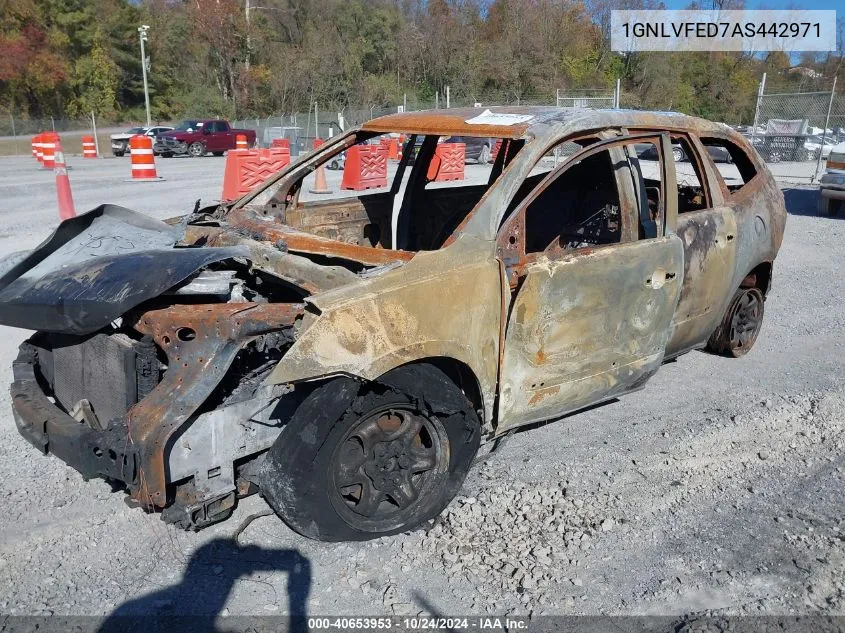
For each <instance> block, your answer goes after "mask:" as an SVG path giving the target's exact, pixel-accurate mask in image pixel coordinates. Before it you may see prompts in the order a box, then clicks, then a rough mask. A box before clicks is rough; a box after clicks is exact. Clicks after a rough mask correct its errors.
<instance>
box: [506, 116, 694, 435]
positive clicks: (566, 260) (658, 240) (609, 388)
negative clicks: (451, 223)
mask: <svg viewBox="0 0 845 633" xmlns="http://www.w3.org/2000/svg"><path fill="white" fill-rule="evenodd" d="M565 140H566V139H562V140H561V141H559V142H564V141H565ZM642 141H648V142H653V143H654V144H655V145H656V146H658V150H659V152H660V170H661V179H662V183H663V199H662V200H661V207H662V209H661V217H660V222H659V227H660V228H659V229H658V231H657V236H656V237H654V238H645V239H640V237H639V234H638V231H636V232H634V233H633V235H632V233H631V231H633V226H632V225H633V224H634V223H635V222H636V223H637V224H639V219H640V218H639V214H640V213H641V205H642V204H643V201H642V199H641V198H639V196H637V195H636V193H635V188H634V186H633V185H634V178H637V177H642V172H641V171H640V169H639V167H637V172H636V173H634V172H633V171H632V172H631V173H630V174H627V173H625V174H624V177H625V178H626V179H628V180H629V182H630V183H631V184H630V185H628V186H626V185H625V183H624V182H622V180H620V174H621V173H622V172H621V171H620V169H618V168H615V169H614V173H615V177H616V180H617V189H618V190H619V197H620V213H627V214H628V221H627V222H623V226H622V235H621V238H620V239H621V241H620V243H614V244H608V245H599V246H596V247H594V248H584V249H575V250H573V251H572V252H564V253H562V254H559V255H556V256H555V257H554V258H553V259H552V258H550V257H549V256H547V255H546V254H532V253H529V254H526V253H525V211H526V209H527V208H528V207H529V206H530V204H531V203H532V202H533V201H534V200H535V199H536V198H537V197H538V196H539V195H540V194H541V193H543V191H545V189H546V188H547V187H548V186H549V185H550V184H551V183H552V182H553V181H554V180H556V179H557V178H559V177H561V176H562V175H563V174H564V172H565V171H566V170H568V169H569V168H570V167H571V166H572V165H574V164H575V163H576V162H579V161H581V160H583V159H584V158H587V157H589V156H592V155H594V154H597V153H599V152H602V151H605V150H607V149H613V148H617V147H618V148H619V149H622V148H624V147H625V146H629V145H633V144H634V143H636V142H642ZM556 144H558V143H556ZM623 152H624V150H623ZM616 154H617V155H622V152H617V153H616ZM668 155H671V140H670V138H669V134H668V133H666V132H663V133H659V132H649V133H644V134H623V135H621V136H619V135H618V136H614V137H612V138H608V139H606V140H601V141H598V142H596V143H593V144H591V145H588V146H587V147H584V148H583V149H581V150H580V151H578V152H576V153H575V154H573V155H572V156H571V157H569V159H568V160H566V161H565V162H564V163H562V164H561V165H559V166H557V167H556V168H554V169H552V170H551V171H550V172H549V173H548V174H547V175H546V176H545V178H543V180H542V181H541V182H540V183H539V184H538V185H537V186H536V187H535V188H534V189H533V190H532V191H531V192H530V193H529V194H528V195H527V196H526V197H525V198H524V199H523V200H522V201H521V202H520V203H519V205H518V206H517V207H516V208H515V209H514V211H513V213H512V214H510V216H509V217H508V218H507V219H506V220H505V221H504V222H503V224H502V226H501V227H500V229H499V233H498V235H497V250H498V256H499V258H500V261H501V262H502V267H503V269H504V274H505V277H506V279H507V281H508V283H509V285H510V290H511V296H510V297H507V298H506V299H505V303H506V305H508V306H509V308H508V311H507V318H506V319H503V323H502V332H501V339H500V352H499V397H498V402H497V418H498V424H497V433H501V432H503V431H506V430H508V429H510V428H513V427H516V426H520V425H524V424H530V423H533V422H538V421H543V420H548V419H554V418H556V417H560V416H562V415H565V414H566V413H570V412H572V411H575V410H578V409H582V408H584V407H587V406H590V405H594V404H597V403H599V402H602V401H606V400H608V399H612V398H615V397H616V396H618V395H622V394H623V393H627V392H630V391H635V390H637V389H640V388H642V387H643V386H644V385H645V382H646V381H647V380H648V378H649V377H650V376H651V375H653V374H654V372H656V371H657V368H658V367H659V366H660V364H661V363H662V361H663V357H664V353H665V344H666V342H668V339H669V335H670V333H671V318H672V315H674V312H675V308H676V306H677V298H678V294H679V292H678V288H679V286H680V284H681V281H682V279H681V276H682V272H683V261H682V258H683V247H682V245H681V242H680V239H679V238H678V237H677V235H675V233H674V228H675V223H676V221H677V195H676V194H677V188H676V183H675V171H674V163H673V162H670V161H667V160H666V159H665V157H666V156H668ZM624 157H625V158H626V159H627V160H628V164H629V165H631V166H633V165H634V164H635V163H634V162H635V161H637V159H636V154H635V153H634V155H633V157H632V156H631V154H630V153H629V152H624ZM641 184H642V183H640V185H641ZM638 186H639V185H638ZM673 192H674V194H675V195H672V194H673ZM620 217H621V216H620ZM626 225H627V227H628V228H627V231H628V232H627V233H626ZM649 249H652V250H653V252H654V253H657V252H658V250H660V251H661V253H660V254H659V255H658V254H655V257H656V258H657V259H658V260H659V261H657V262H656V263H657V265H655V266H651V263H650V262H649V261H648V259H649V257H648V253H649ZM663 251H665V254H664V253H663ZM625 255H627V256H628V257H627V258H626V257H625ZM638 256H639V257H640V259H639V260H638V261H642V262H645V264H642V265H640V264H638V265H637V266H632V267H631V268H632V270H631V271H628V270H626V269H625V266H626V265H627V263H628V262H627V259H630V258H631V257H633V258H634V259H637V257H638ZM608 258H609V259H610V260H614V259H616V260H621V262H616V263H623V266H617V267H615V268H613V267H607V266H606V263H604V262H605V260H607V259H608ZM664 259H665V261H663V260H664ZM591 269H592V272H593V274H592V277H593V279H592V280H593V281H596V280H600V279H601V274H604V273H605V272H609V273H610V274H611V276H615V278H616V279H620V280H621V279H623V278H625V275H630V276H631V279H634V277H635V276H636V275H642V276H643V277H646V278H644V279H643V280H642V284H643V296H644V302H643V303H642V305H641V306H639V307H637V309H638V310H640V312H638V314H641V313H642V311H643V310H645V313H648V311H649V310H651V309H652V308H651V307H650V303H652V298H653V297H656V296H657V295H655V294H653V293H655V292H659V293H660V295H659V297H658V299H657V300H656V302H662V304H661V305H659V306H658V307H657V308H656V309H655V312H654V314H656V315H657V318H659V319H660V323H657V324H656V325H654V326H653V332H652V333H651V334H649V335H648V337H646V338H649V339H654V340H650V342H649V347H648V353H643V354H642V355H641V356H639V357H638V358H637V362H636V363H634V364H633V365H632V364H631V363H625V364H624V365H617V361H616V360H614V359H613V358H612V357H613V356H614V352H613V350H612V349H611V350H610V352H609V353H605V356H606V357H607V358H605V359H604V360H603V361H598V362H599V363H601V362H604V361H606V365H601V366H600V365H597V364H596V363H595V362H592V360H591V359H586V360H584V361H583V362H582V363H581V365H582V367H581V369H583V371H581V373H580V374H579V373H577V372H574V373H572V372H571V373H569V374H561V373H558V374H557V375H555V373H554V372H555V371H558V372H562V371H567V370H566V368H565V367H561V366H566V367H569V368H570V369H571V368H572V364H567V363H565V362H564V363H560V359H559V358H557V359H556V358H553V357H547V356H544V353H543V347H542V345H541V346H540V347H539V349H537V350H534V349H531V350H529V349H528V348H529V347H531V345H533V344H536V341H531V336H523V334H525V333H526V332H527V331H528V330H529V328H530V326H531V325H533V323H532V322H531V321H529V319H531V318H532V316H533V315H537V314H542V315H543V316H542V317H541V318H543V319H545V320H544V321H543V322H542V323H543V327H545V324H547V323H548V324H552V327H554V324H556V323H558V321H555V320H554V314H552V306H551V304H548V303H547V304H546V305H541V304H542V301H543V300H544V299H546V300H549V295H553V294H554V293H545V290H547V288H545V287H543V281H544V276H546V277H548V279H554V277H555V273H560V276H559V279H560V280H561V282H562V283H564V284H565V283H566V282H565V281H563V279H564V278H565V276H566V275H568V274H569V273H571V272H572V271H573V270H574V271H575V272H576V273H578V271H579V270H580V271H581V272H583V271H584V270H587V271H590V270H591ZM634 269H635V270H634ZM640 269H642V270H640ZM596 270H599V271H600V273H601V274H599V275H596V274H595V272H596ZM532 274H534V278H535V279H537V280H538V282H537V283H536V284H534V283H532ZM585 278H590V275H585ZM636 278H637V279H639V277H636ZM549 283H551V282H549ZM619 283H620V284H622V283H627V284H628V287H629V290H630V289H632V288H634V287H635V286H638V284H639V283H640V282H639V281H637V282H634V281H630V282H629V281H624V282H623V281H619ZM505 287H506V288H507V285H506V286H505ZM593 287H594V289H595V292H594V294H595V296H596V297H598V296H599V294H600V293H601V292H602V291H603V290H606V287H603V284H602V283H597V284H595V286H591V288H593ZM646 290H648V292H646ZM563 292H566V288H563ZM633 292H634V293H636V292H637V291H636V290H633ZM528 293H534V294H533V295H532V296H530V297H529V296H528ZM544 294H545V296H544ZM607 298H608V297H604V298H603V299H607ZM556 299H561V297H560V296H558V297H556ZM556 299H553V300H550V301H554V300H556ZM593 299H595V297H593ZM561 301H562V303H561V305H563V304H565V301H563V299H561ZM598 302H599V303H600V302H601V298H600V299H599V301H598ZM532 304H533V305H532ZM562 310H563V311H558V314H564V313H565V309H562ZM532 311H533V312H532ZM614 313H615V312H614ZM570 314H571V312H570ZM619 314H621V312H619ZM581 316H582V317H583V316H584V315H583V314H582V315H581ZM526 323H528V324H529V327H528V328H526V327H525V324H526ZM537 323H539V321H537ZM579 323H580V324H584V323H586V324H587V325H586V327H587V329H588V330H589V327H590V326H589V316H587V318H586V319H584V318H582V319H581V321H579ZM642 327H643V331H644V332H645V331H646V330H647V329H648V327H649V324H647V323H646V324H644V325H643V326H642ZM565 330H566V329H565V328H560V327H557V329H556V330H555V336H556V337H558V338H557V340H558V342H560V340H561V339H560V338H559V337H560V334H561V333H562V332H563V337H564V339H565V338H566V336H570V334H567V333H566V332H565ZM535 331H539V330H536V329H535ZM535 331H532V332H529V334H533V333H534V332H535ZM590 334H591V333H590V332H589V331H587V332H584V331H579V332H573V333H572V337H574V338H573V339H572V342H573V343H574V346H573V347H572V349H573V350H576V351H577V337H578V336H579V335H584V336H585V337H587V336H589V335H590ZM537 338H542V335H540V336H539V337H537ZM643 340H645V338H644V339H643ZM564 342H565V341H564ZM585 347H586V346H585ZM631 349H633V350H634V352H633V353H634V355H637V354H640V351H641V350H640V349H639V348H638V347H637V346H636V345H634V344H632V345H631ZM577 362H579V361H578V359H576V364H577ZM541 366H543V367H541ZM532 372H533V373H532ZM543 376H551V377H552V378H554V380H551V381H549V382H547V381H546V380H544V379H543ZM565 377H570V378H571V379H570V380H567V379H565Z"/></svg>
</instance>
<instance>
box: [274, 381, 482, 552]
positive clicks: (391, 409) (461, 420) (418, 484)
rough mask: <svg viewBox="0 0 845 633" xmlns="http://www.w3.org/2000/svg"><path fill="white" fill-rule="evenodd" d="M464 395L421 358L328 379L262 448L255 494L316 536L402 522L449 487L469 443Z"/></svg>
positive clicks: (414, 521) (434, 510)
mask: <svg viewBox="0 0 845 633" xmlns="http://www.w3.org/2000/svg"><path fill="white" fill-rule="evenodd" d="M480 437H481V431H480V424H479V420H478V416H477V414H476V412H475V411H474V410H473V407H472V404H471V403H470V402H469V400H468V399H467V398H466V396H465V395H464V394H463V392H462V391H461V390H460V389H459V388H458V387H457V386H456V385H455V383H454V382H452V380H451V379H450V378H449V377H448V376H447V375H446V374H445V373H443V372H442V371H441V370H440V369H438V368H437V367H434V366H433V365H429V364H418V365H407V366H405V367H400V368H398V369H395V370H393V371H391V372H389V373H387V374H385V375H384V376H382V377H381V378H379V379H378V380H377V381H375V382H370V383H365V384H362V383H360V382H358V381H356V380H354V379H351V378H345V377H342V378H336V379H333V380H331V381H330V382H328V383H326V384H324V385H322V386H321V387H319V388H317V389H315V390H314V391H313V392H312V393H311V394H309V395H308V396H306V397H305V399H304V400H303V401H302V403H301V404H300V405H299V406H298V408H297V410H296V411H295V413H294V414H293V416H292V418H291V420H290V422H289V423H288V425H287V426H286V428H285V429H284V431H283V432H282V434H281V435H280V436H279V438H278V439H277V440H276V442H275V444H274V445H273V446H272V447H271V448H270V450H269V452H268V454H267V457H266V459H265V461H264V464H263V465H262V467H261V473H260V476H259V488H260V491H261V494H262V495H263V496H264V498H265V499H266V500H267V502H268V503H269V504H270V506H272V508H273V509H274V510H275V512H276V514H278V515H279V517H281V518H282V520H284V521H285V523H287V524H288V525H289V526H290V527H291V528H293V529H294V530H296V531H297V532H299V533H300V534H302V535H304V536H308V537H310V538H314V539H317V540H321V541H357V540H367V539H374V538H379V537H381V536H387V535H390V534H397V533H399V532H404V531H407V530H411V529H413V528H415V527H417V526H418V525H420V524H421V523H424V522H425V521H428V520H429V519H433V518H434V517H436V516H437V515H438V514H440V512H442V511H443V509H444V508H445V507H446V506H447V505H448V503H449V502H450V501H451V500H452V498H453V497H454V496H455V495H456V494H457V493H458V491H459V490H460V487H461V485H462V484H463V481H464V478H465V477H466V475H467V472H468V471H469V468H470V466H471V464H472V461H473V458H474V457H475V454H476V452H477V451H478V446H479V443H480Z"/></svg>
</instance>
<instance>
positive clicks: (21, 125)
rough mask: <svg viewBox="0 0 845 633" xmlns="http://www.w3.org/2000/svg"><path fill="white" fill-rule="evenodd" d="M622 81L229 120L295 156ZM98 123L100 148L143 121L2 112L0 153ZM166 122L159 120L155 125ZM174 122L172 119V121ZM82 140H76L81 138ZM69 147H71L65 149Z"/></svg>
mask: <svg viewBox="0 0 845 633" xmlns="http://www.w3.org/2000/svg"><path fill="white" fill-rule="evenodd" d="M619 96H620V95H619V91H618V86H617V89H616V90H607V89H597V90H575V91H572V90H563V89H558V90H550V91H548V92H545V91H541V92H530V93H516V92H506V91H498V92H486V93H484V94H482V95H472V94H457V95H456V94H450V91H449V90H446V91H444V92H443V93H439V92H438V93H435V94H434V95H433V96H430V97H428V98H420V97H414V96H406V97H405V98H403V99H402V102H401V103H397V104H395V105H390V106H384V105H369V106H358V107H345V108H343V109H341V110H339V111H338V110H334V109H329V108H326V109H321V108H320V107H319V104H317V108H316V110H315V109H314V108H312V109H311V110H310V111H308V112H296V113H287V114H284V113H279V114H272V115H270V116H265V117H257V118H246V119H238V120H235V121H231V125H232V126H233V127H236V128H247V129H252V130H255V132H256V138H257V140H258V143H259V144H260V145H261V146H263V147H268V146H269V145H270V144H271V143H272V141H273V140H274V139H277V138H286V139H288V140H289V141H290V145H291V153H292V154H293V155H297V154H299V153H301V152H307V151H310V150H311V149H312V148H313V146H314V139H315V138H322V139H326V138H329V137H331V136H333V135H335V134H338V133H339V132H341V131H342V130H345V129H348V128H349V127H354V126H358V125H361V124H362V123H364V122H366V121H369V120H370V119H374V118H376V117H380V116H384V115H386V114H393V113H397V112H402V111H407V112H413V111H419V110H435V109H443V108H446V107H450V108H457V107H487V106H529V105H546V106H554V105H557V106H558V107H575V108H613V107H618V104H619ZM94 123H95V124H96V128H97V132H98V140H99V144H100V146H101V148H103V147H107V146H108V145H107V144H108V134H109V133H112V132H117V131H125V130H126V129H129V128H130V127H133V126H135V125H140V123H139V122H125V123H115V122H113V121H102V120H100V119H97V120H96V121H92V119H91V118H82V119H68V118H57V117H49V118H42V119H30V118H24V117H17V116H15V115H14V114H9V115H6V116H5V117H3V116H2V115H0V153H5V154H26V153H27V152H28V151H29V140H30V138H31V137H32V136H33V135H35V134H37V133H39V132H44V131H50V130H55V131H56V132H60V133H63V134H62V136H63V139H64V138H65V137H67V138H68V141H69V142H70V143H71V145H72V146H73V147H75V145H74V142H75V141H74V139H75V138H76V137H77V136H81V135H82V134H90V133H91V132H92V131H93V127H94ZM165 123H167V122H164V121H157V122H156V124H165ZM170 123H173V122H170ZM77 144H78V143H77ZM66 151H67V150H66Z"/></svg>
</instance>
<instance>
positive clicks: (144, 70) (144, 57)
mask: <svg viewBox="0 0 845 633" xmlns="http://www.w3.org/2000/svg"><path fill="white" fill-rule="evenodd" d="M149 28H150V27H149V26H148V25H146V24H142V25H141V26H139V27H138V35H139V36H140V38H141V74H142V75H143V77H144V106H145V107H146V108H147V127H150V126H151V125H152V124H153V123H152V119H151V118H150V90H149V87H148V86H147V54H146V52H144V42H146V41H147V31H148V30H149Z"/></svg>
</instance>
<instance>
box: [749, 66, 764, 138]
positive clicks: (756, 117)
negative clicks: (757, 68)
mask: <svg viewBox="0 0 845 633" xmlns="http://www.w3.org/2000/svg"><path fill="white" fill-rule="evenodd" d="M765 90H766V73H763V77H762V79H760V87H759V88H758V89H757V105H755V106H754V124H753V126H752V128H751V144H752V145H753V144H754V141H756V140H757V121H758V120H759V119H760V102H761V101H762V100H763V93H764V92H765Z"/></svg>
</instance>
